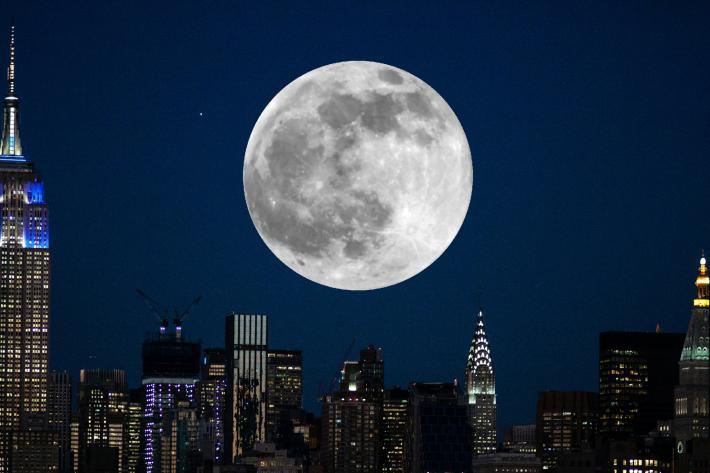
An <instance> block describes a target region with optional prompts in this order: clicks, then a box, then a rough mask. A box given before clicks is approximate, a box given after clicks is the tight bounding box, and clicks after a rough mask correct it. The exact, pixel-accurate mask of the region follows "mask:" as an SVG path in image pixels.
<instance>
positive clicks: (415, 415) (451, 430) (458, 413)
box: [406, 382, 471, 473]
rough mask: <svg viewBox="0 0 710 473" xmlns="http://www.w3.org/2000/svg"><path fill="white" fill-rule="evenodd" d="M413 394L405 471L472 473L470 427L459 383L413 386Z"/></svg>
mask: <svg viewBox="0 0 710 473" xmlns="http://www.w3.org/2000/svg"><path fill="white" fill-rule="evenodd" d="M410 391H411V394H410V402H411V405H410V410H409V413H410V414H409V428H408V429H407V436H408V438H409V455H408V460H409V466H408V468H407V470H406V471H409V472H411V473H446V472H457V473H468V472H470V471H471V423H470V418H469V412H468V404H467V402H466V400H465V398H464V397H463V396H462V395H461V394H460V393H459V387H458V385H457V383H456V382H453V383H412V386H411V389H410Z"/></svg>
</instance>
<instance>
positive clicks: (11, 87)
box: [7, 22, 15, 97]
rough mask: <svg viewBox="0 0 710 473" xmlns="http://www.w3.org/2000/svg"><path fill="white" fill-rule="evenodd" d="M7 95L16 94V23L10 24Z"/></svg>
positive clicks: (12, 95)
mask: <svg viewBox="0 0 710 473" xmlns="http://www.w3.org/2000/svg"><path fill="white" fill-rule="evenodd" d="M7 95H8V96H9V97H14V96H15V23H14V22H13V23H12V25H11V26H10V63H9V64H8V66H7Z"/></svg>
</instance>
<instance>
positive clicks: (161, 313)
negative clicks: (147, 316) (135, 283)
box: [136, 289, 202, 339]
mask: <svg viewBox="0 0 710 473" xmlns="http://www.w3.org/2000/svg"><path fill="white" fill-rule="evenodd" d="M136 292H137V293H138V295H139V296H140V297H141V298H142V299H143V301H144V302H145V304H146V305H147V306H148V308H149V309H150V311H151V313H152V314H153V315H155V317H156V318H157V319H158V321H160V336H161V337H162V336H165V335H166V334H167V333H168V324H169V323H168V320H169V316H168V314H169V313H170V310H168V308H167V307H166V306H164V305H163V304H161V303H159V302H158V301H156V300H155V299H153V298H152V297H150V296H149V295H148V294H146V293H145V291H143V290H141V289H136ZM201 300H202V296H198V297H196V298H195V300H193V301H192V302H191V303H190V305H188V306H187V308H186V309H184V310H183V311H178V310H177V309H173V324H174V325H175V337H176V338H178V339H180V338H181V337H182V321H183V320H185V318H186V317H187V316H188V315H189V314H190V311H191V310H192V308H193V307H194V306H195V305H196V304H199V302H200V301H201Z"/></svg>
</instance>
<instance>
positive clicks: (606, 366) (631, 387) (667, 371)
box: [599, 332, 685, 439]
mask: <svg viewBox="0 0 710 473" xmlns="http://www.w3.org/2000/svg"><path fill="white" fill-rule="evenodd" d="M684 338H685V336H684V335H683V334H681V333H660V332H656V333H653V332H602V333H601V334H600V335H599V432H600V433H602V434H605V436H607V437H608V438H615V439H624V438H630V437H639V436H642V435H648V433H649V432H651V431H652V430H654V429H655V428H656V426H657V424H658V421H661V420H670V419H672V418H673V402H674V400H673V388H674V386H675V385H676V384H677V383H678V359H679V358H680V353H681V350H682V348H683V340H684Z"/></svg>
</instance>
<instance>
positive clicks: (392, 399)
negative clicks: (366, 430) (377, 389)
mask: <svg viewBox="0 0 710 473" xmlns="http://www.w3.org/2000/svg"><path fill="white" fill-rule="evenodd" d="M408 421H409V391H407V390H406V389H400V388H397V387H395V388H392V389H386V390H385V392H384V396H383V398H382V457H381V461H380V465H381V469H382V470H381V471H382V472H383V473H404V472H405V471H407V470H406V467H407V465H408V463H409V462H408V446H409V445H408V443H409V442H408V439H407V426H408Z"/></svg>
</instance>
